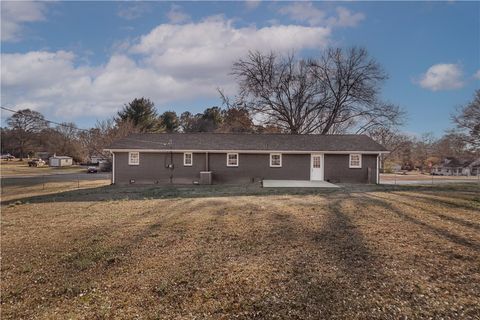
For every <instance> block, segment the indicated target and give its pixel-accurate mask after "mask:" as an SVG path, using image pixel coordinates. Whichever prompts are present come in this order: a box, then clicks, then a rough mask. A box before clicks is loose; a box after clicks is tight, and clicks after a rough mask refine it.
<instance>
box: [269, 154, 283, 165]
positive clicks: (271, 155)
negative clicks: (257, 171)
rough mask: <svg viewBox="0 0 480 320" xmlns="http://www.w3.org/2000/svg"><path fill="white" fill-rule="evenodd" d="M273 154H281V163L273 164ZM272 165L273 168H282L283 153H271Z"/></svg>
mask: <svg viewBox="0 0 480 320" xmlns="http://www.w3.org/2000/svg"><path fill="white" fill-rule="evenodd" d="M273 156H279V158H280V164H272V159H273ZM270 167H271V168H281V167H282V154H281V153H270Z"/></svg>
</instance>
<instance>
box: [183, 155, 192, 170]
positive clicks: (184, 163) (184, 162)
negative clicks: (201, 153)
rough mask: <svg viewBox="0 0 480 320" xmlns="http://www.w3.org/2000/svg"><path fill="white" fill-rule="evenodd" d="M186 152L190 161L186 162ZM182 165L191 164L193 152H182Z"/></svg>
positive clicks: (189, 165) (188, 165)
mask: <svg viewBox="0 0 480 320" xmlns="http://www.w3.org/2000/svg"><path fill="white" fill-rule="evenodd" d="M187 154H189V155H190V163H187V162H186V160H187ZM183 166H184V167H191V166H193V152H184V153H183Z"/></svg>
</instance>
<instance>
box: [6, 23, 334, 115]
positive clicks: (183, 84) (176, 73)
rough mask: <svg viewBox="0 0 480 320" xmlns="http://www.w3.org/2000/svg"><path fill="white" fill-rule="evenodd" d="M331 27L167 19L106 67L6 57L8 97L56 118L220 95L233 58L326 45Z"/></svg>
mask: <svg viewBox="0 0 480 320" xmlns="http://www.w3.org/2000/svg"><path fill="white" fill-rule="evenodd" d="M329 41H330V29H329V28H324V27H306V26H297V25H277V26H270V27H264V28H257V27H255V26H250V27H242V28H238V27H235V26H234V25H233V23H232V21H229V20H225V19H224V18H221V17H212V18H209V19H206V20H204V21H201V22H198V23H188V24H183V25H178V24H162V25H159V26H158V27H156V28H154V29H153V30H151V31H150V32H149V33H148V34H146V35H144V36H142V37H141V38H140V39H139V40H137V41H133V42H132V41H127V42H125V43H124V47H123V49H119V50H117V51H115V53H113V54H112V56H111V57H110V58H109V60H108V61H107V62H106V63H105V64H103V65H100V66H90V65H88V64H86V63H85V62H82V59H81V57H77V56H76V55H75V54H74V53H73V52H66V51H57V52H47V51H32V52H28V53H21V54H20V53H18V54H2V74H1V77H2V102H3V103H5V104H8V105H18V106H28V107H31V108H34V109H36V110H39V111H41V112H43V113H44V114H46V115H55V116H56V118H57V119H61V120H74V119H75V118H79V117H82V116H85V115H88V116H90V117H100V118H101V117H107V116H111V115H113V114H114V113H115V112H116V111H117V110H118V109H119V108H121V107H122V105H123V104H124V103H126V102H128V101H131V100H132V99H133V98H135V97H139V96H146V97H149V98H151V99H152V100H153V101H154V102H155V104H156V105H157V106H158V107H171V105H172V103H177V104H178V103H181V102H183V103H188V101H196V100H197V101H198V100H201V99H211V98H218V93H217V91H216V89H217V88H218V87H221V88H223V89H225V91H226V92H227V93H229V94H231V93H233V91H234V90H235V82H234V79H232V77H231V76H230V75H229V72H230V70H231V65H232V62H233V61H235V60H236V59H238V58H240V57H242V56H244V55H245V54H246V53H247V52H248V50H256V49H258V50H261V51H268V50H275V51H279V52H282V53H286V52H290V51H291V50H293V49H295V50H297V51H300V50H302V49H306V48H309V49H319V48H323V47H325V46H326V45H328V44H329Z"/></svg>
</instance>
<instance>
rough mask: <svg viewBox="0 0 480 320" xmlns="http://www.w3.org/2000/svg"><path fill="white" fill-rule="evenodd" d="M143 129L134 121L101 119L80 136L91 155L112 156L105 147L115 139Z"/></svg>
mask: <svg viewBox="0 0 480 320" xmlns="http://www.w3.org/2000/svg"><path fill="white" fill-rule="evenodd" d="M140 131H141V129H140V128H139V127H138V126H136V125H135V123H133V121H130V120H128V119H127V120H125V121H121V122H116V121H115V120H114V119H110V120H104V121H99V122H97V124H96V125H95V128H92V129H90V130H88V131H87V132H82V133H81V134H80V136H79V138H80V140H81V143H82V145H83V148H84V149H85V150H86V151H87V153H88V155H89V156H92V155H103V156H105V157H106V158H110V154H109V153H108V152H104V151H103V149H104V148H106V147H108V146H109V145H110V144H111V143H112V142H113V141H115V140H117V139H120V138H123V137H126V136H128V135H129V134H130V133H138V132H140Z"/></svg>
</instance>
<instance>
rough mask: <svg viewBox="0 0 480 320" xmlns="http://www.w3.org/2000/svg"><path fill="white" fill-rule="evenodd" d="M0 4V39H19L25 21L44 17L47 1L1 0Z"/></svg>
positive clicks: (38, 19)
mask: <svg viewBox="0 0 480 320" xmlns="http://www.w3.org/2000/svg"><path fill="white" fill-rule="evenodd" d="M0 6H1V29H2V32H1V38H2V41H19V40H21V36H22V32H23V31H24V24H25V23H29V22H38V21H44V20H45V19H46V16H45V14H46V9H47V2H26V1H25V2H24V1H2V2H1V3H0Z"/></svg>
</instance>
